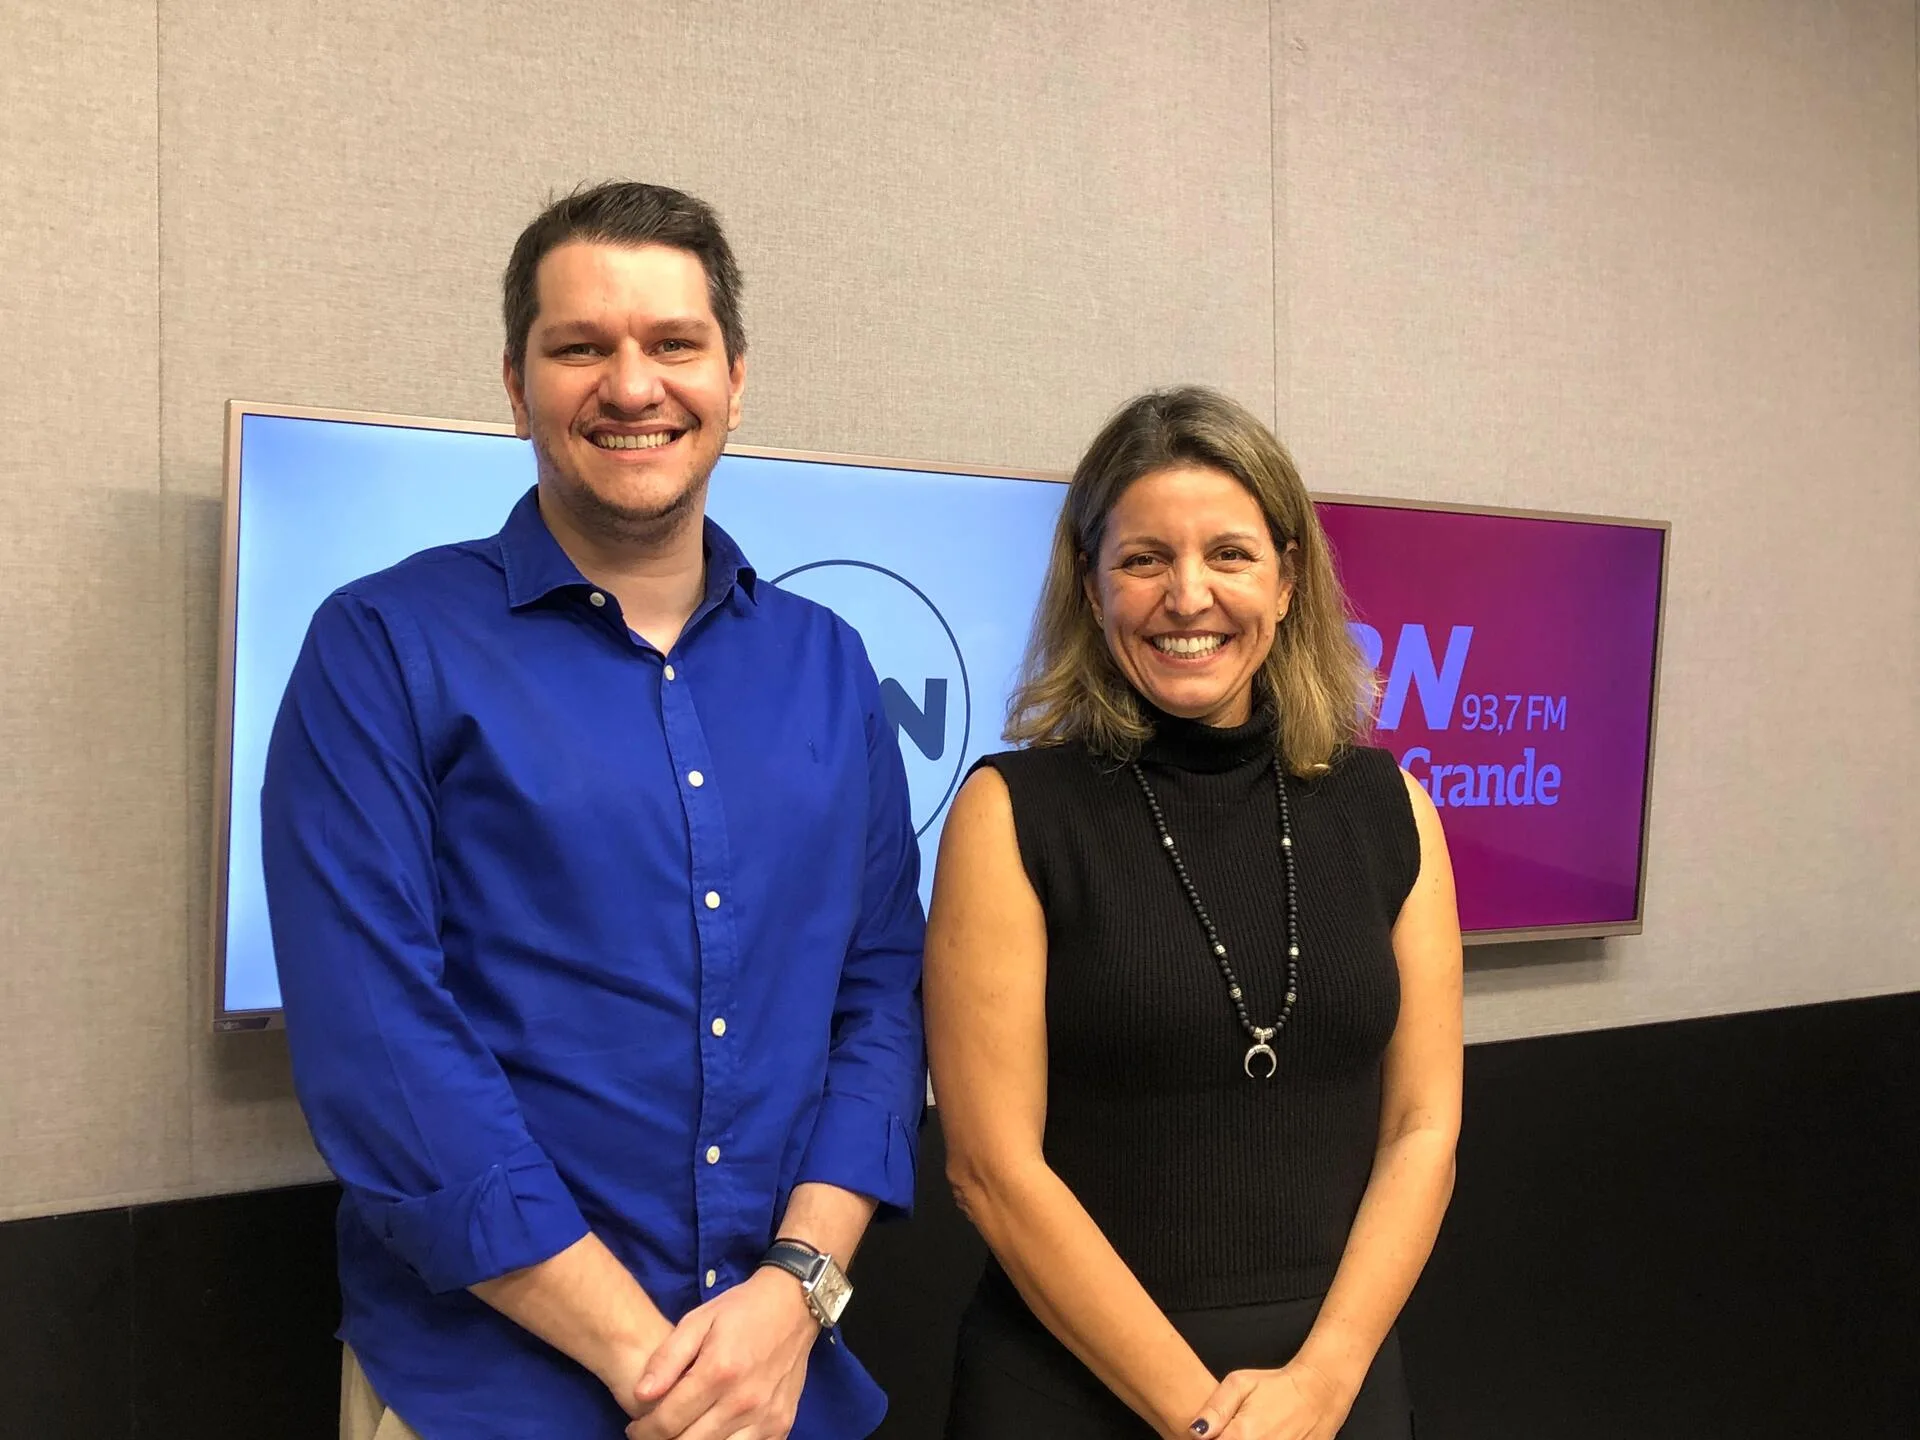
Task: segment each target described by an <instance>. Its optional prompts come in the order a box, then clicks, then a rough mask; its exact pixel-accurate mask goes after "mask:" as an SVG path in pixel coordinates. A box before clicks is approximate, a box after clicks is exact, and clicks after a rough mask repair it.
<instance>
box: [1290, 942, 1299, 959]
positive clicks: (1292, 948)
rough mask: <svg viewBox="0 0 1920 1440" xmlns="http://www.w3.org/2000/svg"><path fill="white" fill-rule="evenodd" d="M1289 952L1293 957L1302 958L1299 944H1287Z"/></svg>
mask: <svg viewBox="0 0 1920 1440" xmlns="http://www.w3.org/2000/svg"><path fill="white" fill-rule="evenodd" d="M1287 954H1288V956H1289V957H1291V958H1292V959H1295V960H1298V959H1299V958H1300V947H1299V946H1298V945H1289V946H1287Z"/></svg>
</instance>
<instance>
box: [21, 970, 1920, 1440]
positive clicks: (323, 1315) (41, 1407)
mask: <svg viewBox="0 0 1920 1440" xmlns="http://www.w3.org/2000/svg"><path fill="white" fill-rule="evenodd" d="M941 1163H942V1152H941V1145H940V1136H939V1128H938V1125H937V1124H930V1125H929V1127H928V1130H927V1133H926V1137H925V1145H924V1150H923V1155H922V1177H921V1204H920V1213H919V1216H918V1217H917V1219H916V1220H915V1222H914V1223H913V1224H912V1225H909V1226H888V1227H883V1228H881V1229H880V1230H878V1231H876V1232H875V1234H874V1235H873V1236H872V1238H871V1239H870V1240H869V1241H868V1243H867V1247H866V1249H865V1250H864V1251H863V1252H862V1255H861V1259H860V1264H859V1265H858V1267H857V1268H856V1271H855V1276H854V1278H855V1281H856V1283H857V1286H858V1289H859V1295H858V1298H857V1300H856V1303H855V1306H854V1309H853V1310H852V1311H851V1312H850V1313H849V1316H848V1322H847V1330H848V1340H849V1342H850V1343H851V1344H852V1345H853V1346H854V1347H855V1349H856V1350H857V1351H858V1353H860V1354H861V1355H862V1357H863V1358H865V1359H866V1360H867V1362H868V1364H869V1366H870V1367H871V1368H872V1369H873V1370H874V1372H875V1373H876V1374H877V1375H878V1376H879V1377H880V1379H881V1381H882V1383H883V1384H885V1385H886V1386H887V1388H888V1390H889V1392H890V1393H891V1394H892V1396H893V1411H892V1414H891V1416H890V1417H889V1419H888V1422H887V1425H886V1427H885V1428H884V1430H883V1431H882V1435H883V1436H885V1437H886V1440H934V1437H936V1436H937V1435H938V1434H939V1433H940V1420H941V1417H942V1415H943V1413H944V1404H945V1394H946V1387H947V1380H948V1373H949V1364H950V1358H951V1348H952V1342H953V1335H954V1329H955V1325H956V1323H957V1321H958V1317H959V1313H960V1310H961V1308H962V1306H963V1305H964V1304H965V1300H966V1297H967V1295H968V1293H969V1292H970V1290H971V1288H972V1284H973V1280H974V1277H975V1275H976V1274H977V1272H978V1268H979V1263H980V1258H981V1254H982V1251H981V1247H980V1244H979V1241H978V1239H977V1238H976V1237H975V1236H974V1235H973V1233H972V1232H971V1230H970V1229H969V1228H968V1227H967V1225H966V1223H965V1221H964V1220H962V1219H961V1217H960V1216H959V1215H958V1213H957V1212H956V1211H955V1210H954V1208H953V1204H952V1202H951V1200H950V1199H949V1198H948V1196H947V1193H946V1187H945V1184H944V1182H943V1180H942V1178H941V1173H940V1168H941ZM334 1200H335V1192H334V1191H333V1189H332V1187H330V1186H306V1187H301V1188H298V1189H290V1190H276V1191H264V1192H259V1193H255V1194H246V1195H229V1196H220V1197H217V1198H214V1199H208V1200H194V1201H183V1202H178V1203H174V1204H166V1205H151V1206H141V1207H136V1208H133V1209H123V1210H112V1211H98V1212H91V1213H87V1214H80V1215H69V1216H59V1217H52V1218H47V1219H39V1220H24V1221H16V1222H13V1223H11V1224H6V1225H0V1440H12V1437H15V1436H19V1437H21V1440H28V1437H30V1440H67V1437H74V1440H80V1437H85V1440H117V1437H128V1440H176V1437H178V1440H223V1437H226V1436H232V1437H234V1440H256V1437H258V1436H260V1435H263V1434H267V1435H273V1436H275V1437H278V1440H331V1437H332V1436H333V1434H334V1424H335V1422H334V1406H335V1403H336V1397H337V1390H338V1377H339V1372H338V1363H339V1361H338V1351H337V1348H336V1347H335V1346H334V1344H333V1342H332V1339H331V1336H332V1331H333V1326H334V1322H335V1320H336V1318H337V1316H338V1299H337V1297H336V1295H335V1292H334V1284H333V1276H332V1261H333V1256H332V1250H333V1230H332V1219H333V1206H334ZM1402 1333H1403V1336H1404V1339H1405V1344H1406V1350H1407V1356H1408V1366H1409V1369H1410V1371H1411V1375H1412V1380H1413V1385H1414V1393H1415V1399H1416V1401H1417V1403H1418V1406H1419V1411H1420V1434H1421V1437H1422V1440H1721V1437H1726V1440H1771V1437H1776V1436H1777V1437H1780V1440H1787V1437H1794V1440H1800V1437H1804V1436H1807V1435H1822V1436H1827V1435H1844V1436H1847V1437H1849V1440H1880V1437H1885V1440H1914V1437H1916V1436H1920V994H1910V995H1899V996H1890V997H1884V998H1880V999H1873V1000H1858V1001H1848V1002H1844V1003H1840V1004H1832V1005H1817V1006H1808V1007H1805V1008H1801V1009H1794V1010H1779V1011H1768V1012H1763V1013H1759V1014H1752V1015H1738V1016H1726V1017H1721V1018H1717V1019H1712V1020H1698V1021H1686V1022H1680V1023H1674V1024H1663V1025H1650V1026H1642V1027H1636V1028H1632V1029H1624V1030H1608V1031H1599V1032H1595V1033H1592V1034H1585V1035H1563V1036H1552V1037H1546V1038H1542V1039H1535V1040H1518V1041H1509V1042H1504V1043H1501V1044H1495V1045H1482V1046H1475V1047H1473V1048H1472V1049H1470V1050H1469V1051H1468V1054H1467V1125H1466V1133H1465V1135H1464V1137H1463V1139H1462V1142H1461V1152H1460V1180H1459V1185H1458V1189H1457V1191H1456V1194H1455V1198H1454V1203H1453V1207H1452V1210H1451V1211H1450V1213H1449V1215H1448V1219H1447V1224H1446V1227H1445V1229H1444V1230H1443V1232H1442V1235H1441V1239H1440V1244H1439V1246H1438V1248H1437V1250H1436V1251H1435V1254H1434V1258H1433V1262H1432V1264H1431V1265H1430V1266H1429V1267H1428V1270H1427V1274H1426V1277H1425V1278H1424V1279H1423V1280H1422V1282H1421V1285H1420V1288H1419V1290H1418V1291H1417V1292H1416V1293H1415V1295H1414V1298H1413V1301H1412V1303H1411V1304H1410V1305H1409V1306H1408V1309H1407V1313H1406V1316H1405V1318H1404V1320H1403V1322H1402Z"/></svg>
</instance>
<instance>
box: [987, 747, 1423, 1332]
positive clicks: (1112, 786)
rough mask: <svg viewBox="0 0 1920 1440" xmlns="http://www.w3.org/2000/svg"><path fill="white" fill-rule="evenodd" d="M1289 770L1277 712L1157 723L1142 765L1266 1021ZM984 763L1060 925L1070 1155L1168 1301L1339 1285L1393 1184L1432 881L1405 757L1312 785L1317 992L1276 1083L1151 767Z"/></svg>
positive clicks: (1050, 1124) (1311, 968)
mask: <svg viewBox="0 0 1920 1440" xmlns="http://www.w3.org/2000/svg"><path fill="white" fill-rule="evenodd" d="M1273 756H1274V741H1273V719H1272V715H1271V713H1270V712H1267V713H1264V714H1262V715H1259V716H1256V718H1255V720H1254V721H1253V722H1252V723H1250V724H1248V725H1246V726H1242V727H1240V728H1239V729H1235V730H1219V729H1213V728H1210V727H1208V726H1204V725H1199V724H1196V723H1194V722H1191V721H1185V720H1178V719H1175V718H1173V717H1169V716H1161V717H1158V719H1157V728H1156V733H1155V737H1154V739H1153V740H1152V741H1151V742H1149V744H1148V746H1147V748H1146V751H1145V752H1144V754H1143V755H1142V757H1141V760H1142V764H1143V766H1144V767H1145V770H1146V773H1147V778H1148V780H1149V782H1150V783H1151V784H1152V785H1153V787H1154V792H1155V794H1156V795H1157V796H1158V798H1159V801H1160V806H1161V809H1162V811H1163V812H1164V813H1165V815H1166V820H1167V828H1168V830H1169V832H1170V833H1171V834H1172V836H1173V839H1174V843H1175V845H1176V846H1177V847H1178V848H1179V851H1180V855H1181V858H1182V859H1183V860H1185V862H1186V866H1187V872H1188V874H1189V875H1190V876H1191V877H1192V879H1193V883H1194V887H1195V888H1196V889H1197V890H1198V891H1199V894H1200V899H1201V901H1202V903H1203V904H1205V906H1206V907H1207V911H1208V913H1209V914H1210V915H1211V916H1212V918H1213V922H1214V925H1215V927H1216V929H1217V930H1218V932H1219V935H1220V939H1221V941H1222V943H1224V944H1225V945H1226V947H1227V949H1228V956H1229V959H1230V960H1231V962H1232V964H1233V968H1234V971H1235V974H1236V975H1237V977H1238V978H1239V981H1240V984H1241V987H1242V989H1243V990H1244V992H1245V995H1246V1001H1247V1010H1248V1014H1249V1015H1250V1016H1251V1017H1252V1019H1253V1023H1254V1024H1255V1025H1271V1024H1272V1023H1273V1020H1274V1017H1276V1016H1277V1015H1278V1014H1279V1013H1280V1008H1281V1004H1282V1000H1283V997H1284V994H1285V977H1286V958H1285V950H1286V904H1285V896H1286V885H1285V880H1284V874H1283V871H1282V869H1281V861H1280V848H1279V805H1278V801H1277V798H1276V796H1275V794H1274V785H1273ZM981 763H982V764H986V765H991V766H993V768H994V769H996V770H997V771H999V772H1000V774H1001V775H1002V776H1003V777H1004V778H1005V780H1006V782H1007V788H1008V790H1009V791H1010V793H1011V795H1012V799H1013V814H1014V825H1015V830H1016V833H1017V836H1018V840H1019V845H1020V855H1021V860H1022V862H1023V863H1024V865H1025V867H1026V872H1027V875H1028V877H1029V879H1030V880H1031V881H1032V883H1033V887H1034V890H1035V891H1036V893H1037V894H1038V895H1039V898H1040V902H1041V905H1042V907H1043V908H1044V910H1045V912H1046V917H1047V1042H1048V1062H1047V1063H1048V1096H1047V1128H1046V1137H1045V1152H1046V1157H1047V1160H1048V1163H1049V1164H1050V1165H1051V1166H1052V1167H1053V1169H1054V1171H1055V1173H1056V1174H1058V1175H1059V1176H1060V1178H1061V1179H1062V1180H1063V1181H1065V1182H1066V1184H1067V1186H1068V1188H1070V1189H1071V1190H1072V1191H1073V1193H1074V1194H1075V1195H1076V1196H1077V1197H1078V1198H1079V1200H1080V1201H1081V1203H1082V1204H1083V1205H1085V1206H1086V1208H1087V1211H1088V1213H1089V1214H1091V1215H1092V1217H1093V1219H1094V1221H1095V1222H1096V1223H1097V1224H1098V1225H1099V1226H1100V1228H1101V1230H1102V1231H1103V1232H1104V1233H1105V1234H1106V1237H1107V1239H1108V1240H1109V1241H1110V1242H1111V1243H1112V1245H1113V1247H1114V1248H1115V1250H1117V1251H1118V1252H1119V1254H1120V1257H1121V1259H1123V1260H1124V1261H1126V1263H1127V1264H1128V1266H1129V1267H1131V1269H1132V1270H1133V1273H1134V1274H1135V1275H1136V1276H1138V1277H1139V1279H1140V1281H1141V1283H1142V1284H1143V1285H1144V1286H1145V1287H1146V1289H1147V1291H1148V1293H1149V1294H1151V1295H1152V1296H1153V1298H1154V1300H1155V1302H1156V1303H1157V1304H1159V1306H1160V1307H1161V1308H1162V1309H1163V1310H1189V1309H1198V1308H1203V1307H1208V1306H1215V1305H1239V1304H1250V1303H1256V1302H1265V1301H1279V1300H1288V1299H1296V1298H1300V1297H1303V1296H1308V1295H1317V1294H1320V1293H1323V1292H1324V1291H1325V1289H1326V1287H1327V1286H1328V1285H1329V1284H1330V1283H1331V1281H1332V1277H1333V1272H1334V1269H1335V1267H1336V1266H1337V1264H1338V1262H1339V1259H1340V1253H1341V1250H1342V1249H1343V1247H1344V1246H1345V1244H1346V1239H1347V1232H1348V1230H1349V1229H1350V1228H1351V1227H1352V1224H1353V1218H1354V1214H1355V1211H1356V1210H1357V1209H1358V1207H1359V1204H1360V1197H1361V1194H1362V1192H1363V1191H1364V1190H1365V1188H1366V1184H1367V1178H1368V1175H1369V1172H1370V1170H1371V1167H1372V1162H1373V1153H1374V1148H1375V1144H1376V1140H1377V1137H1378V1126H1379V1110H1380V1062H1381V1056H1382V1054H1383V1052H1384V1051H1385V1048H1386V1044H1387V1041H1388V1039H1389V1038H1390V1037H1391V1035H1392V1033H1393V1027H1394V1023H1395V1020H1396V1019H1397V1017H1398V1014H1399V1004H1400V985H1399V975H1398V971H1397V969H1396V967H1395V963H1394V958H1393V949H1392V944H1391V932H1392V929H1393V924H1394V920H1395V917H1396V916H1397V915H1398V914H1399V911H1400V906H1401V902H1402V901H1404V900H1405V898H1406V896H1407V893H1408V891H1409V890H1410V889H1411V888H1412V885H1413V881H1414V878H1415V876H1416V875H1417V874H1418V871H1419V861H1420V841H1419V836H1418V833H1417V832H1416V830H1415V828H1414V820H1413V809H1412V806H1411V805H1410V804H1409V802H1408V799H1407V793H1406V789H1405V786H1404V785H1403V783H1402V781H1401V778H1400V774H1399V771H1398V770H1397V769H1396V767H1395V765H1394V761H1393V759H1392V757H1391V756H1390V755H1388V754H1387V753H1386V752H1385V751H1383V750H1373V749H1357V750H1353V751H1350V752H1347V753H1346V754H1345V755H1344V756H1343V757H1341V758H1340V759H1339V760H1337V761H1336V762H1335V764H1334V767H1333V769H1332V770H1331V771H1330V772H1328V773H1326V774H1325V775H1322V776H1320V777H1318V778H1317V779H1315V780H1312V781H1302V780H1298V779H1294V778H1291V777H1289V779H1288V781H1287V794H1288V800H1289V804H1290V808H1291V811H1292V824H1293V848H1294V856H1295V869H1296V872H1297V878H1298V886H1299V895H1300V921H1299V925H1300V947H1301V955H1300V981H1299V991H1298V994H1299V998H1298V1000H1297V1001H1296V1002H1295V1005H1294V1008H1293V1014H1292V1017H1291V1018H1290V1019H1289V1020H1288V1022H1287V1026H1286V1029H1285V1030H1283V1031H1282V1032H1281V1033H1280V1034H1279V1035H1278V1036H1277V1037H1276V1038H1275V1039H1274V1040H1273V1042H1272V1043H1273V1048H1274V1051H1275V1054H1276V1056H1277V1057H1278V1069H1277V1071H1276V1072H1275V1074H1274V1075H1273V1078H1272V1079H1268V1080H1251V1079H1248V1078H1247V1075H1246V1073H1245V1072H1244V1070H1243V1069H1242V1068H1241V1061H1242V1057H1243V1056H1244V1055H1245V1053H1246V1050H1247V1047H1248V1046H1249V1045H1250V1044H1252V1041H1251V1040H1250V1039H1249V1038H1248V1036H1247V1034H1246V1032H1245V1031H1244V1030H1242V1029H1241V1028H1240V1024H1239V1021H1238V1019H1237V1018H1236V1016H1235V1014H1234V1011H1233V1007H1232V1004H1231V1002H1230V1001H1229V1000H1228V997H1227V987H1226V982H1225V981H1224V980H1223V979H1222V978H1221V975H1220V971H1219V969H1218V967H1217V965H1216V962H1215V960H1214V958H1213V956H1212V954H1211V952H1210V951H1209V949H1208V947H1207V943H1206V937H1205V934H1204V932H1203V931H1202V930H1201V928H1200V922H1199V921H1198V920H1197V919H1196V918H1195V916H1194V913H1193V910H1192V907H1191V906H1189V904H1188V903H1187V899H1186V896H1185V894H1184V893H1183V892H1182V891H1181V889H1180V885H1179V882H1178V880H1177V878H1176V877H1175V874H1174V870H1173V865H1172V863H1171V862H1170V861H1169V860H1168V858H1167V856H1166V853H1165V851H1164V850H1163V849H1162V848H1161V846H1160V843H1159V840H1158V838H1157V836H1156V834H1155V831H1154V827H1153V820H1152V816H1151V814H1150V812H1149V811H1148V809H1147V804H1146V800H1145V798H1144V797H1143V796H1142V795H1141V794H1140V791H1139V788H1138V786H1137V785H1136V783H1135V781H1134V779H1133V776H1132V775H1131V774H1130V773H1128V771H1127V769H1126V768H1125V767H1124V766H1117V765H1115V764H1114V763H1113V762H1111V761H1107V760H1100V759H1096V758H1095V757H1094V756H1092V755H1091V754H1090V753H1089V752H1088V751H1087V750H1086V748H1085V747H1083V746H1081V745H1077V744H1070V745H1059V746H1047V747H1041V748H1036V749H1030V750H1019V751H1010V752H1007V753H1004V754H1000V755H994V756H989V757H987V758H986V759H984V760H983V761H982V762H981ZM1001 1283H1004V1282H1001Z"/></svg>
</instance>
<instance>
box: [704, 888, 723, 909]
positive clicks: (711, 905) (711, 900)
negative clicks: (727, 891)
mask: <svg viewBox="0 0 1920 1440" xmlns="http://www.w3.org/2000/svg"><path fill="white" fill-rule="evenodd" d="M719 908H720V892H719V891H718V890H709V891H707V909H709V910H718V909H719Z"/></svg>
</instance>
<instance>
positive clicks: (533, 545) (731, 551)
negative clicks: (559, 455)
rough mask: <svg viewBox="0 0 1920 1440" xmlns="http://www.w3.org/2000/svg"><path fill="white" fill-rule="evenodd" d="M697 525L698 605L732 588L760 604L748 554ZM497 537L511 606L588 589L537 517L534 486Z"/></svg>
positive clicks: (718, 532) (722, 534)
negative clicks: (700, 552)
mask: <svg viewBox="0 0 1920 1440" xmlns="http://www.w3.org/2000/svg"><path fill="white" fill-rule="evenodd" d="M701 525H702V530H701V544H702V546H703V547H704V550H705V554H706V561H707V588H706V594H705V596H704V597H703V598H702V600H701V603H700V609H701V610H702V611H705V610H710V609H712V608H713V607H715V606H717V605H719V604H720V603H721V602H722V601H724V600H725V599H726V598H727V595H728V593H729V592H731V591H732V590H734V589H735V588H738V590H739V592H740V594H741V595H742V596H744V597H745V598H746V599H747V600H748V601H749V602H751V603H753V604H755V605H758V604H759V597H758V595H756V594H755V587H756V585H757V584H758V577H757V576H756V575H755V573H754V569H753V566H751V565H749V564H748V563H747V557H746V556H744V555H742V554H741V553H740V547H739V546H738V545H736V544H734V543H733V537H732V536H731V535H729V534H727V532H726V531H724V530H722V529H721V528H720V527H719V526H718V525H716V524H714V523H713V521H712V520H711V519H705V518H703V519H702V521H701ZM496 538H497V539H498V540H499V543H500V560H501V564H502V566H503V567H504V568H505V570H506V574H507V606H508V608H509V609H513V610H520V609H524V608H525V607H526V606H528V605H532V604H535V603H536V602H538V601H541V600H544V599H546V598H547V596H549V595H551V594H553V593H554V592H555V591H559V590H569V589H578V590H587V589H591V588H592V583H591V582H590V581H589V580H588V579H587V577H586V576H584V575H582V574H581V573H580V567H579V566H578V565H575V564H574V563H573V560H572V558H571V557H569V556H568V554H567V552H566V551H565V550H562V549H561V548H560V542H559V541H558V540H556V539H554V538H553V532H552V531H551V530H549V529H547V522H546V521H545V520H544V519H542V518H541V515H540V487H539V486H538V485H536V486H534V487H533V488H532V489H531V490H529V491H527V493H526V494H525V495H522V496H521V497H520V499H519V502H518V503H517V504H515V505H514V507H513V513H512V514H510V515H508V516H507V523H506V524H505V525H504V526H502V527H501V530H500V534H499V535H498V537H496Z"/></svg>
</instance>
